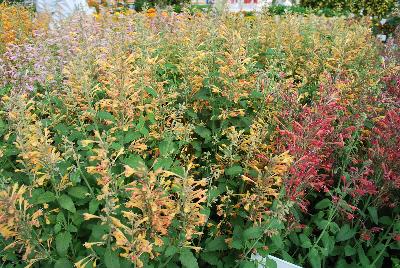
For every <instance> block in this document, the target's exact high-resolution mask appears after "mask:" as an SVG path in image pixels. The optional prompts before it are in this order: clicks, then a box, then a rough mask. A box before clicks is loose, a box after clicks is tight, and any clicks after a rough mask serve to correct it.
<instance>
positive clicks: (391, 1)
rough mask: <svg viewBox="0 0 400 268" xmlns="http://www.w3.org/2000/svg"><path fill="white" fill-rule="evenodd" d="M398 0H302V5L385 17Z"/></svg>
mask: <svg viewBox="0 0 400 268" xmlns="http://www.w3.org/2000/svg"><path fill="white" fill-rule="evenodd" d="M395 3H396V0H361V1H358V0H355V1H353V0H351V1H349V0H323V1H320V0H302V1H301V5H304V6H308V7H313V8H332V9H339V10H350V11H351V12H353V13H354V14H363V15H370V16H377V17H383V16H385V15H386V14H388V13H389V12H390V11H391V9H392V8H393V7H394V6H395Z"/></svg>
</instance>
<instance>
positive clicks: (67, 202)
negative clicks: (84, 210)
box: [58, 194, 76, 213]
mask: <svg viewBox="0 0 400 268" xmlns="http://www.w3.org/2000/svg"><path fill="white" fill-rule="evenodd" d="M58 203H59V204H60V206H61V207H62V208H64V209H66V210H68V211H70V212H72V213H75V212H76V208H75V205H74V202H73V201H72V199H71V197H69V196H68V195H65V194H63V195H61V196H60V197H59V198H58Z"/></svg>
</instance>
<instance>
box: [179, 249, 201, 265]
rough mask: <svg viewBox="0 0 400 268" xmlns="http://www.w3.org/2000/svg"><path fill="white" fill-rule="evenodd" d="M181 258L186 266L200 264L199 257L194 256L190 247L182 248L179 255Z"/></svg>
mask: <svg viewBox="0 0 400 268" xmlns="http://www.w3.org/2000/svg"><path fill="white" fill-rule="evenodd" d="M179 260H180V261H181V264H182V266H183V267H186V268H199V264H198V263H197V259H196V258H195V257H194V255H193V253H192V252H191V251H190V250H189V249H184V250H182V252H181V254H180V255H179Z"/></svg>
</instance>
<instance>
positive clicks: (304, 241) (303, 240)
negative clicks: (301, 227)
mask: <svg viewBox="0 0 400 268" xmlns="http://www.w3.org/2000/svg"><path fill="white" fill-rule="evenodd" d="M299 239H300V246H301V247H302V248H310V247H311V246H312V243H311V240H310V238H308V237H307V236H306V235H305V234H300V235H299Z"/></svg>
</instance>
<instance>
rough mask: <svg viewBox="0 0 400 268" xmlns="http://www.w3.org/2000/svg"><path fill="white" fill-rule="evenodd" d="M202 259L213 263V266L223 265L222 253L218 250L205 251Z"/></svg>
mask: <svg viewBox="0 0 400 268" xmlns="http://www.w3.org/2000/svg"><path fill="white" fill-rule="evenodd" d="M200 257H201V259H202V260H204V261H205V262H207V263H209V264H211V265H213V267H223V266H222V262H221V260H220V255H219V253H218V252H215V251H214V252H211V251H210V252H207V251H203V252H202V253H201V255H200Z"/></svg>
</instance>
